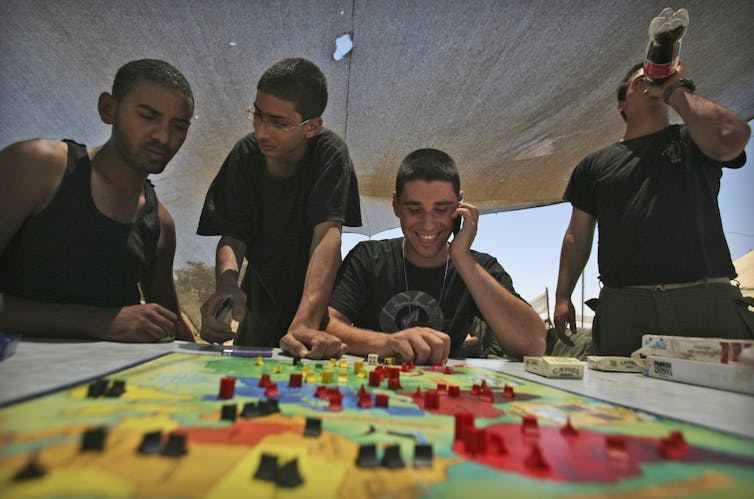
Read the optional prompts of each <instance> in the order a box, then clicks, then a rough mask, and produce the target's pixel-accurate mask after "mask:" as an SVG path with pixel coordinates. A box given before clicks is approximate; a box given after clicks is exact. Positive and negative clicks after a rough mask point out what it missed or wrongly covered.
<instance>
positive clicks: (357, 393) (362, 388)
mask: <svg viewBox="0 0 754 499" xmlns="http://www.w3.org/2000/svg"><path fill="white" fill-rule="evenodd" d="M356 395H358V396H359V397H363V396H364V395H369V392H367V390H366V388H364V385H361V388H359V391H358V392H356Z"/></svg>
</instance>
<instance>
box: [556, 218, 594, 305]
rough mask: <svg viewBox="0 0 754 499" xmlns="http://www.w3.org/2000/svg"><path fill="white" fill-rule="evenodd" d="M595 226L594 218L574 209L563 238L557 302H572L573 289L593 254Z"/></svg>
mask: <svg viewBox="0 0 754 499" xmlns="http://www.w3.org/2000/svg"><path fill="white" fill-rule="evenodd" d="M595 225H596V219H595V218H594V217H592V216H591V215H589V214H588V213H586V212H584V211H581V210H579V209H578V208H573V213H572V214H571V221H570V223H569V225H568V229H566V233H565V235H564V236H563V246H562V248H561V250H560V268H559V269H558V285H557V289H556V291H555V299H556V300H570V298H571V294H572V293H573V288H575V287H576V283H577V282H578V280H579V275H581V272H583V270H584V267H585V266H586V262H587V261H588V260H589V255H590V253H591V252H592V241H593V240H594V228H595Z"/></svg>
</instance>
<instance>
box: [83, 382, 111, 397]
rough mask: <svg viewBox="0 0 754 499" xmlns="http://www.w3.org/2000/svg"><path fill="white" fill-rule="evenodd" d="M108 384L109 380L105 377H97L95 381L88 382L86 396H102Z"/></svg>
mask: <svg viewBox="0 0 754 499" xmlns="http://www.w3.org/2000/svg"><path fill="white" fill-rule="evenodd" d="M108 384H109V382H108V381H107V380H106V379H98V380H97V381H93V382H92V383H89V389H88V390H87V392H86V396H87V397H89V398H93V399H94V398H97V397H101V396H103V395H104V394H105V391H107V385H108Z"/></svg>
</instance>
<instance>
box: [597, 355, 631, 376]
mask: <svg viewBox="0 0 754 499" xmlns="http://www.w3.org/2000/svg"><path fill="white" fill-rule="evenodd" d="M586 363H587V366H588V367H589V369H596V370H597V371H615V372H623V373H640V372H642V371H643V370H644V367H643V366H642V365H641V364H639V363H637V362H636V361H634V360H633V359H632V358H631V357H602V356H598V355H589V356H587V358H586Z"/></svg>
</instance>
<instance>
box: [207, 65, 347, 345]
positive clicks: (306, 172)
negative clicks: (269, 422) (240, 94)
mask: <svg viewBox="0 0 754 499" xmlns="http://www.w3.org/2000/svg"><path fill="white" fill-rule="evenodd" d="M326 104H327V82H326V80H325V77H324V75H323V74H322V72H321V71H320V70H319V68H318V67H317V66H316V65H314V64H313V63H311V62H310V61H307V60H304V59H285V60H282V61H280V62H278V63H276V64H274V65H273V66H272V67H270V68H269V69H268V70H267V71H265V73H264V74H263V75H262V77H261V78H260V80H259V83H258V84H257V93H256V97H255V99H254V104H253V105H252V106H251V107H249V109H248V110H247V112H248V113H249V117H250V119H251V120H252V122H253V124H254V133H251V134H249V135H247V136H245V137H243V138H242V139H241V140H239V141H238V142H237V143H236V145H235V147H234V148H233V149H232V150H231V152H230V154H229V155H228V156H227V158H226V159H225V162H224V163H223V165H222V167H221V168H220V171H219V172H218V174H217V176H216V177H215V179H214V181H213V182H212V185H211V186H210V188H209V191H208V192H207V197H206V200H205V203H204V209H203V211H202V215H201V218H200V220H199V227H198V229H197V233H198V234H200V235H220V236H221V238H220V241H219V243H218V246H217V254H216V270H215V272H216V291H215V293H214V294H212V295H211V296H210V297H209V298H208V299H207V301H206V302H205V303H204V305H203V306H202V330H201V335H202V338H204V339H205V340H207V341H209V342H225V341H228V340H230V339H234V342H235V343H236V344H238V345H253V346H269V347H272V346H278V342H279V341H280V339H281V338H282V337H283V336H284V335H286V334H288V338H289V340H290V341H292V342H294V343H295V348H294V349H290V350H289V351H291V350H292V351H291V353H293V354H294V355H298V356H301V357H304V356H310V357H328V356H333V355H339V354H340V353H342V351H343V350H344V345H342V344H341V342H340V341H339V340H337V339H336V338H333V337H331V336H329V335H327V334H326V333H324V332H322V331H321V328H322V327H323V321H324V320H325V317H326V313H327V303H328V300H329V299H330V293H331V291H332V286H333V283H334V281H335V275H336V272H337V269H338V265H339V264H340V243H341V228H342V225H344V224H345V225H347V226H352V227H355V226H359V225H361V212H360V208H359V193H358V186H357V182H356V174H355V171H354V168H353V164H352V163H351V158H350V156H349V154H348V149H347V147H346V144H345V143H344V142H343V140H342V139H340V137H338V136H337V135H335V134H334V133H333V132H332V131H330V130H327V129H325V128H323V127H322V113H323V112H324V110H325V106H326ZM244 257H245V258H246V259H247V261H248V267H247V270H246V274H245V276H244V278H243V282H242V285H241V287H240V288H239V286H238V284H237V283H238V277H239V270H240V268H241V262H242V261H243V258H244ZM223 303H229V304H230V307H231V314H232V317H233V318H234V319H235V320H237V321H240V325H239V327H238V332H237V333H236V334H234V333H233V332H232V331H231V329H230V326H229V325H228V324H227V323H226V322H225V321H222V320H220V318H219V317H217V315H218V311H219V310H220V309H221V307H222V305H223Z"/></svg>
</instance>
